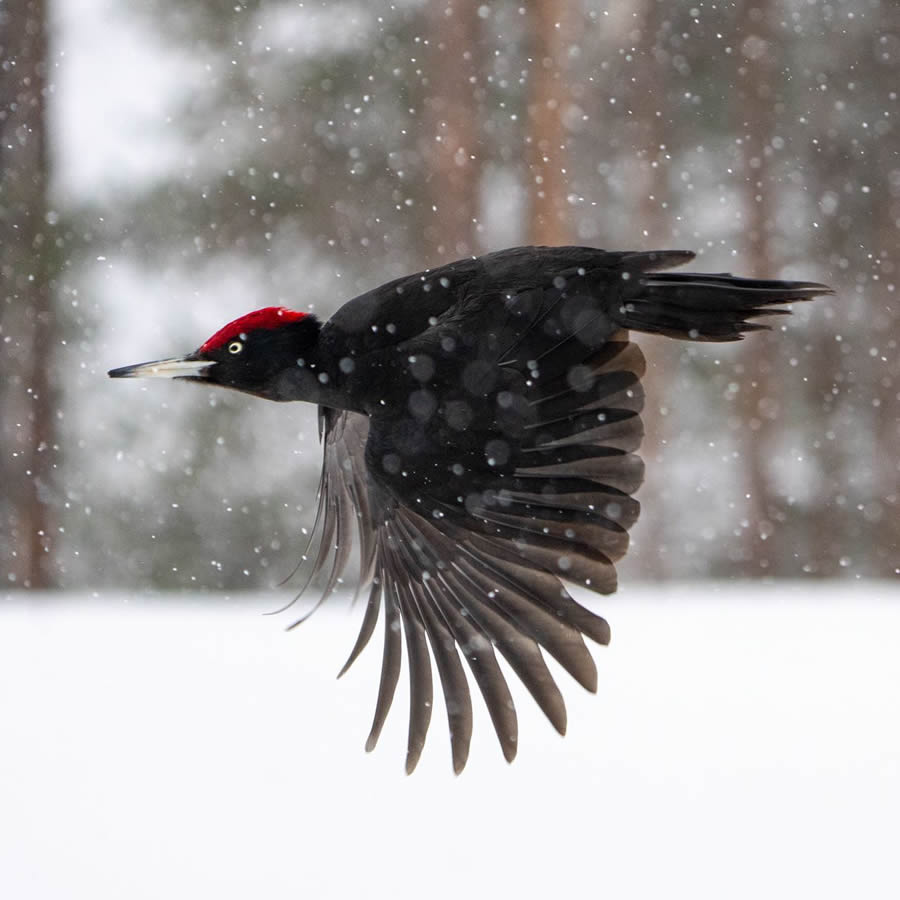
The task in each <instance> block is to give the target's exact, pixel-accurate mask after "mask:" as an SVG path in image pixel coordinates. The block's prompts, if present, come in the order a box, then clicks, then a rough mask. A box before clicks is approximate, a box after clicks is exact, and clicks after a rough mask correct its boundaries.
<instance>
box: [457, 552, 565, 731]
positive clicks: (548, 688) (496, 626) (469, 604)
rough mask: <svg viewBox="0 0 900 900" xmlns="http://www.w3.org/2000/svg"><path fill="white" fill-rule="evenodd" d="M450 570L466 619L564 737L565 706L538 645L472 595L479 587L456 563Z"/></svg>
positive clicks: (490, 606) (493, 609)
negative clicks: (497, 653) (486, 640)
mask: <svg viewBox="0 0 900 900" xmlns="http://www.w3.org/2000/svg"><path fill="white" fill-rule="evenodd" d="M450 569H451V571H450V573H448V576H447V577H448V580H450V581H456V587H457V592H458V594H457V596H462V597H463V598H464V599H463V600H461V602H462V603H464V605H465V607H464V608H465V610H466V612H467V614H468V617H469V618H470V619H471V620H472V621H473V622H474V623H475V624H476V625H477V626H478V628H479V629H480V630H481V631H482V632H483V633H484V634H486V635H487V636H488V637H489V638H490V640H491V641H492V642H493V643H494V644H496V646H497V649H498V650H499V651H500V652H501V653H502V654H503V656H504V657H505V659H506V661H507V662H508V663H509V664H510V666H511V667H512V669H513V671H514V672H515V673H516V675H518V677H519V679H520V680H521V682H522V683H523V684H524V685H525V687H526V688H527V689H528V692H529V693H530V694H531V696H532V697H533V698H534V700H535V702H536V703H537V704H538V706H539V707H540V708H541V710H542V711H543V713H544V715H546V716H547V718H548V719H549V720H550V722H551V724H552V725H553V727H554V728H555V729H556V730H557V731H558V732H559V733H560V734H565V733H566V705H565V702H564V701H563V697H562V694H561V693H560V690H559V688H558V687H557V686H556V682H554V680H553V676H552V675H551V674H550V670H549V669H548V668H547V664H546V663H545V662H544V658H543V656H541V651H540V649H539V647H538V645H537V643H536V642H535V641H534V640H533V639H532V638H531V637H529V636H528V635H527V634H523V633H522V632H521V631H519V629H518V628H516V626H515V625H513V624H512V623H511V622H510V621H509V620H508V619H507V618H505V617H504V616H503V615H501V614H500V613H498V612H497V611H496V609H495V608H492V606H493V605H488V603H486V602H482V600H481V599H480V598H478V597H477V596H476V595H475V590H480V587H479V585H477V584H473V583H471V582H470V583H469V584H468V585H466V584H465V581H467V580H468V578H467V575H466V573H464V572H463V571H462V570H460V569H458V568H457V567H456V565H455V564H454V565H453V566H451V567H450ZM473 588H474V589H475V590H473Z"/></svg>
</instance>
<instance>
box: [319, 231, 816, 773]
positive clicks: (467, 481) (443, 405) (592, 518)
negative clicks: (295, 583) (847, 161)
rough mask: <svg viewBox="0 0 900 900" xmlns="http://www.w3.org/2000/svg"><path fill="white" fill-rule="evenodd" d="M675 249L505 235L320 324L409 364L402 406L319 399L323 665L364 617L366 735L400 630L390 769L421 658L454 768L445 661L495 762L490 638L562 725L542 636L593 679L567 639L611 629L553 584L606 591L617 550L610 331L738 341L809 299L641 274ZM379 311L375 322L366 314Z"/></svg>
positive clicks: (618, 417) (626, 425)
mask: <svg viewBox="0 0 900 900" xmlns="http://www.w3.org/2000/svg"><path fill="white" fill-rule="evenodd" d="M690 258H692V254H690V253H685V252H680V251H673V252H663V253H619V254H612V253H604V252H603V251H597V250H586V249H584V248H519V249H517V250H513V251H504V252H503V253H500V254H493V255H491V256H487V257H482V258H480V259H474V260H463V261H461V262H459V263H454V264H451V265H450V266H446V267H443V268H442V269H438V270H435V271H433V272H428V273H422V274H420V275H416V276H410V277H409V278H406V279H400V280H398V281H397V282H393V283H391V284H390V285H386V286H385V287H383V288H381V289H379V290H378V291H376V292H372V293H371V294H368V295H363V297H361V298H357V300H354V301H351V302H350V303H348V304H347V305H346V306H345V307H343V308H342V309H341V310H340V311H339V312H338V313H337V314H336V315H335V316H334V317H333V318H332V319H331V320H330V321H329V322H328V323H326V325H325V326H324V327H323V330H322V335H321V340H322V342H323V344H324V345H325V346H328V344H329V342H331V343H332V344H333V345H334V346H335V347H338V346H344V347H345V346H347V345H348V343H349V344H351V345H352V346H353V347H354V348H355V352H356V353H358V354H360V355H364V354H373V353H376V354H377V353H379V352H383V351H384V350H385V348H389V349H391V351H392V352H395V355H396V359H398V360H401V361H408V363H409V365H408V366H407V367H406V368H403V367H402V366H401V367H400V368H398V370H397V376H396V377H397V378H398V379H400V380H401V381H402V379H403V378H404V377H407V378H409V397H410V403H409V409H408V410H400V411H398V410H397V409H395V408H394V409H385V410H383V411H380V410H379V409H378V408H377V407H376V408H374V409H373V410H372V411H371V413H370V414H369V415H365V414H363V413H361V412H347V411H343V412H341V411H337V410H333V409H329V408H324V407H323V408H321V410H320V413H321V420H320V421H321V426H322V432H323V435H324V444H325V460H324V467H323V473H322V480H321V485H320V491H319V504H320V505H319V514H318V517H317V523H316V528H315V529H314V536H315V537H316V538H317V539H318V550H317V552H316V553H315V554H314V555H313V557H312V559H313V562H312V566H311V570H312V571H311V574H315V573H317V572H320V571H325V572H327V573H328V574H327V578H326V593H328V592H330V591H331V589H332V588H333V587H334V585H335V584H336V583H337V579H338V578H339V577H340V575H341V574H342V572H343V570H344V568H345V566H346V563H347V561H348V559H349V546H350V543H351V539H350V535H351V530H353V522H354V520H355V525H356V527H355V532H356V539H357V542H358V548H359V555H360V589H361V590H367V591H368V600H367V603H366V609H365V613H364V615H363V621H362V626H361V628H360V632H359V636H358V638H357V641H356V644H355V645H354V647H353V649H352V651H351V654H350V657H349V659H348V660H347V663H346V664H345V666H344V668H343V669H342V670H341V674H343V672H344V671H346V670H347V668H348V667H349V666H350V665H351V664H352V663H353V661H354V660H355V659H356V658H357V656H358V655H359V653H360V652H361V651H362V649H363V648H364V647H365V646H366V644H367V643H368V641H369V639H370V638H371V636H372V634H373V633H374V631H375V628H376V625H377V620H378V617H379V615H380V614H381V610H382V609H383V610H384V618H385V622H384V649H383V664H382V674H381V680H380V684H379V689H378V698H377V701H376V710H375V716H374V720H373V723H372V728H371V731H370V734H369V738H368V741H367V744H366V747H367V749H372V748H373V747H374V745H375V743H376V741H377V740H378V736H379V734H380V732H381V729H382V726H383V725H384V722H385V719H386V717H387V714H388V711H389V709H390V706H391V703H392V700H393V696H394V692H395V688H396V685H397V683H398V680H399V676H400V669H401V657H402V654H403V651H402V646H403V641H404V639H405V643H406V651H407V654H406V655H407V659H408V661H409V669H410V673H409V674H410V707H411V708H410V723H409V738H408V751H407V763H406V764H407V770H408V771H412V770H413V768H414V767H415V765H416V763H417V762H418V759H419V756H420V754H421V751H422V747H423V745H424V741H425V735H426V732H427V730H428V727H429V723H430V717H431V705H432V674H431V657H432V656H433V658H434V661H435V663H436V665H437V669H438V674H439V677H440V682H441V686H442V689H443V693H444V698H445V705H446V708H447V715H448V722H449V728H450V736H451V748H452V755H453V766H454V770H455V771H457V772H459V771H461V770H462V768H463V766H464V765H465V763H466V759H467V756H468V748H469V741H470V738H471V732H472V703H471V697H470V693H469V686H468V682H467V679H466V676H465V673H464V669H463V661H465V663H466V664H467V665H468V667H469V669H470V671H471V673H472V676H473V678H474V680H475V683H476V684H477V685H478V688H479V690H480V692H481V694H482V696H483V698H484V701H485V704H486V706H487V709H488V712H489V714H490V716H491V719H492V721H493V724H494V728H495V730H496V733H497V737H498V740H499V742H500V745H501V748H502V750H503V753H504V755H505V756H506V758H507V759H509V760H511V759H512V758H513V757H514V756H515V754H516V748H517V739H518V735H517V722H516V712H515V708H514V705H513V702H512V698H511V695H510V692H509V687H508V685H507V682H506V678H505V676H504V674H503V671H502V670H501V668H500V666H499V665H498V662H497V658H496V652H499V653H500V654H501V655H502V656H503V657H504V658H505V659H506V661H507V662H508V663H509V665H510V668H511V669H512V670H513V671H514V672H515V674H516V675H517V676H518V678H519V679H520V680H521V681H522V682H523V684H524V685H525V687H526V688H527V689H528V691H529V692H530V693H531V695H532V696H533V697H534V699H535V701H536V702H537V704H538V705H539V706H540V708H541V709H542V710H543V711H544V713H545V714H546V715H547V717H548V719H549V720H550V721H551V723H552V724H553V726H554V727H555V728H556V729H557V730H558V731H560V732H561V733H562V732H565V728H566V709H565V704H564V701H563V698H562V694H561V693H560V691H559V689H558V687H557V685H556V684H555V682H554V680H553V677H552V675H551V673H550V671H549V669H548V668H547V665H546V663H545V661H544V658H543V651H546V652H547V653H549V654H550V655H551V656H552V657H553V658H554V659H556V660H557V661H558V662H559V663H560V664H561V666H562V667H563V668H564V669H566V671H568V672H569V674H571V675H572V677H573V678H575V680H576V681H578V682H579V683H580V684H581V685H582V686H584V687H585V688H587V689H588V690H591V691H593V690H596V682H597V672H596V668H595V666H594V662H593V660H592V658H591V655H590V652H589V651H588V649H587V647H586V645H585V643H584V640H583V636H587V637H589V638H591V639H592V640H593V641H595V642H597V643H600V644H606V643H608V641H609V626H608V625H607V623H606V621H605V620H604V619H602V618H601V617H600V616H597V615H595V614H594V613H592V612H590V611H589V610H587V609H585V608H584V607H583V606H581V605H580V604H578V603H577V602H576V601H575V600H574V599H573V598H572V597H571V596H570V594H569V593H568V591H567V590H566V587H565V584H566V583H569V584H575V585H582V586H584V587H587V588H589V589H591V590H593V591H595V592H598V593H602V594H606V593H610V592H612V591H614V590H615V589H616V572H615V562H616V560H618V559H619V558H621V556H622V555H623V554H624V553H625V551H626V550H627V547H628V529H629V528H630V527H631V526H632V525H633V524H634V522H635V521H636V520H637V517H638V512H639V505H638V502H637V501H636V500H635V499H634V497H633V496H632V495H633V494H634V492H635V491H636V490H637V488H638V487H639V486H640V484H641V480H642V477H643V465H642V463H641V460H640V459H639V458H638V457H637V456H636V454H635V452H636V451H637V449H638V447H639V445H640V441H641V438H642V435H643V429H642V425H641V420H640V415H639V414H640V411H641V408H642V404H643V391H642V388H641V385H640V379H641V376H642V375H643V373H644V358H643V355H642V354H641V352H640V349H639V348H638V347H637V345H635V344H634V343H632V342H631V341H630V340H629V335H628V329H636V330H641V331H647V332H656V333H661V334H666V335H670V336H674V337H679V338H683V339H690V340H709V341H731V340H738V339H740V338H741V336H742V334H743V333H745V332H747V331H751V330H755V329H758V328H762V327H764V326H762V325H759V324H756V323H754V322H750V321H748V320H749V319H751V318H754V317H756V316H760V315H764V314H765V315H771V314H773V313H779V312H784V310H781V309H773V308H772V307H773V305H776V306H777V305H778V304H785V303H789V302H792V301H796V300H805V299H810V298H812V297H814V296H816V295H819V294H822V293H828V292H829V291H828V289H827V288H825V287H824V286H822V285H818V284H813V283H806V282H777V281H752V280H747V279H739V278H734V277H732V276H730V275H699V274H697V275H694V274H671V273H657V272H656V271H655V270H656V269H660V268H665V267H666V266H671V265H677V264H680V263H682V262H685V261H687V260H688V259H690ZM394 322H396V323H397V324H396V326H395V327H393V329H392V330H390V329H386V328H384V327H379V326H378V323H381V326H383V325H384V324H385V323H387V324H391V325H393V324H394ZM392 358H393V357H392ZM426 363H427V364H426ZM409 373H412V375H410V374H409ZM401 632H402V636H401ZM429 648H430V653H429Z"/></svg>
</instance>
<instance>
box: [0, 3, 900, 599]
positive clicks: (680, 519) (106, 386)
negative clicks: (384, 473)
mask: <svg viewBox="0 0 900 900" xmlns="http://www.w3.org/2000/svg"><path fill="white" fill-rule="evenodd" d="M898 63H900V7H898V6H897V4H896V2H895V0H831V2H820V0H735V2H725V3H707V2H700V0H689V2H680V0H676V2H668V0H667V2H660V0H617V2H616V3H611V2H608V3H601V2H593V0H582V2H575V3H571V2H565V0H539V2H533V3H527V4H526V3H522V2H521V0H520V2H504V0H500V2H492V3H487V2H483V3H479V2H470V0H398V2H395V3H386V2H379V0H368V2H362V0H360V2H303V3H297V2H240V0H230V2H228V3H223V2H218V0H177V2H176V0H148V2H145V3H142V4H130V3H126V2H124V0H81V2H75V0H6V2H4V3H2V4H0V74H2V80H0V137H2V146H0V164H2V193H0V278H2V282H0V284H2V292H0V299H2V303H0V340H2V357H0V366H2V381H0V398H2V413H3V415H2V420H0V483H2V491H0V577H2V578H3V582H4V584H5V585H6V587H7V588H9V589H13V588H44V587H64V588H84V587H101V586H107V585H115V586H128V587H131V588H134V589H152V588H160V589H171V588H177V589H187V588H190V589H221V588H226V589H240V588H251V587H258V586H260V585H261V584H268V583H272V582H275V581H278V580H280V578H282V577H284V576H286V575H288V574H289V572H290V571H291V569H292V567H293V565H294V563H295V562H296V561H297V559H298V557H299V554H300V552H301V549H302V546H303V540H302V533H301V531H302V529H303V528H304V527H309V526H310V525H311V521H312V510H313V507H314V495H315V485H316V481H317V477H318V468H319V460H320V450H319V448H318V442H317V434H316V426H315V414H314V410H312V409H306V408H304V407H303V405H301V404H297V405H296V406H287V407H286V406H281V405H275V404H266V403H265V402H264V401H261V400H255V399H252V398H247V397H243V396H241V395H237V394H234V395H230V394H227V393H225V392H223V393H219V394H216V393H214V392H209V391H206V390H204V389H202V388H197V387H194V386H186V385H183V384H175V383H165V384H163V383H160V384H156V383H150V384H147V385H143V384H140V383H137V382H136V383H113V382H110V381H108V380H107V379H106V377H105V371H106V370H107V369H108V368H110V367H113V366H118V365H123V364H127V363H132V362H138V361H142V360H144V359H152V358H159V357H164V356H170V355H174V354H178V353H182V352H185V351H187V350H190V349H192V348H194V347H196V346H197V345H199V344H200V343H201V342H202V340H203V339H205V338H206V337H207V336H208V335H209V334H211V333H212V332H213V331H215V330H217V329H218V328H219V327H220V326H221V325H222V324H224V323H225V322H227V321H229V320H230V319H232V318H234V317H236V316H238V315H240V314H242V313H244V312H246V311H248V310H250V309H253V308H256V307H259V306H265V305H277V304H284V305H288V306H293V307H297V308H301V309H307V308H311V309H314V310H315V311H316V312H317V313H318V314H319V315H320V316H323V317H327V316H328V315H329V314H330V313H331V312H332V311H333V310H334V309H336V308H337V307H338V306H339V305H340V304H341V303H343V302H344V301H345V300H347V299H349V298H350V297H352V296H354V295H355V294H357V293H360V292H362V291H363V290H366V289H368V288H370V287H373V286H375V285H377V284H379V283H380V282H382V281H385V280H387V279H389V278H392V277H395V276H397V275H400V274H403V273H405V272H410V271H415V270H417V269H421V268H423V267H425V266H428V265H434V264H437V263H440V262H445V261H449V260H451V259H454V258H457V257H459V256H463V255H467V254H473V253H481V252H484V251H489V250H494V249H499V248H501V247H504V246H510V245H515V244H520V243H547V244H560V243H572V242H577V243H584V244H590V245H594V246H602V247H607V248H610V249H635V248H651V247H657V248H660V247H664V248H679V249H693V250H696V251H697V252H698V254H699V257H698V260H697V262H696V264H695V265H696V266H697V268H702V269H706V270H710V271H726V270H727V271H733V272H736V273H739V274H746V275H754V276H758V277H762V276H766V277H775V278H777V277H798V278H804V279H817V280H822V281H825V282H827V283H829V284H831V285H833V286H834V287H835V289H836V290H837V295H836V296H835V297H834V298H829V299H826V300H820V301H818V302H817V303H815V304H812V305H810V306H808V307H804V308H799V309H796V310H795V315H794V317H792V318H791V319H789V320H787V321H786V322H785V323H783V324H782V323H781V322H778V323H777V327H776V329H775V330H774V331H773V332H771V333H767V334H765V335H763V336H761V337H758V336H754V338H753V339H752V340H750V341H747V342H746V343H744V344H741V345H724V346H704V345H699V346H694V345H691V346H682V345H676V344H675V343H673V342H667V341H665V340H658V339H652V338H651V339H644V340H643V341H642V344H643V346H644V349H645V354H646V355H647V357H648V361H649V363H650V371H649V374H648V379H647V388H648V403H647V410H646V413H645V420H646V423H647V430H648V437H647V441H646V443H645V448H644V456H645V458H646V459H647V461H648V478H647V482H646V484H645V486H644V487H643V488H642V490H641V492H640V494H639V498H640V500H641V501H642V503H643V505H644V512H643V515H642V519H641V521H640V523H639V524H638V526H637V528H636V529H635V533H634V547H633V552H632V553H631V555H630V556H629V557H628V559H627V560H626V561H625V563H624V564H623V567H622V568H623V570H626V571H625V572H623V574H624V575H625V577H630V578H656V579H662V578H673V577H689V578H697V577H702V576H707V575H714V576H718V577H723V576H724V577H738V576H740V577H750V576H779V577H807V578H809V577H821V576H832V575H838V574H842V575H846V576H850V577H873V576H874V577H896V575H897V574H898V572H900V501H898V490H900V487H898V486H900V477H898V475H900V471H898V458H900V433H898V428H900V351H898V340H900V308H898V296H897V290H896V284H897V280H898V272H897V266H898V264H900V137H898V113H900V104H898V91H900V66H898Z"/></svg>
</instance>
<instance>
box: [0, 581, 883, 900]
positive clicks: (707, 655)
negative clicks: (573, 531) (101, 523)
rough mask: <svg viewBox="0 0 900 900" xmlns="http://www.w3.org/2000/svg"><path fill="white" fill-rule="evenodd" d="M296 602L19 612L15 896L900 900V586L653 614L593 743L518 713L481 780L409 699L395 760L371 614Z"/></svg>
mask: <svg viewBox="0 0 900 900" xmlns="http://www.w3.org/2000/svg"><path fill="white" fill-rule="evenodd" d="M279 597H280V595H279V594H277V593H270V594H265V595H253V596H250V597H241V598H237V599H232V600H229V601H224V600H223V599H222V598H221V597H219V596H216V595H202V596H196V597H191V598H178V599H168V598H163V599H160V598H158V597H157V598H141V597H123V596H115V595H112V594H104V595H101V596H99V597H95V598H86V597H77V596H73V597H63V598H55V597H42V596H33V597H30V598H25V597H22V596H9V597H7V598H5V599H4V600H0V896H2V897H4V898H15V900H31V898H90V900H101V898H116V900H123V898H126V900H138V898H205V897H210V898H216V900H223V898H242V900H243V898H248V897H259V898H266V900H279V898H301V897H304V898H320V897H354V898H357V897H366V896H367V897H390V898H392V900H395V898H406V897H409V898H413V897H415V898H423V897H424V898H428V900H432V898H444V897H448V898H449V897H453V898H466V900H468V898H477V897H485V896H512V897H542V898H544V897H548V896H550V897H558V896H563V897H607V898H644V897H646V898H655V900H656V898H671V897H690V898H745V897H746V898H754V900H756V898H761V897H764V898H767V900H769V898H797V897H816V898H828V897H834V898H847V897H865V898H867V900H872V898H882V897H883V898H896V897H898V896H900V865H898V848H900V771H898V770H900V652H898V647H900V602H898V600H900V590H898V585H897V584H895V583H892V584H887V583H869V584H865V583H860V582H853V581H846V582H839V583H830V584H824V583H820V582H815V583H805V584H804V585H802V586H800V585H794V584H784V583H770V584H753V585H746V586H724V585H721V584H710V583H706V584H697V585H695V586H678V587H673V586H667V585H654V586H644V587H641V588H633V587H632V588H627V589H626V590H623V591H622V592H621V593H620V594H619V595H617V596H616V597H613V598H609V599H606V600H602V601H600V602H597V603H594V608H596V609H598V610H600V611H602V612H603V613H604V614H605V615H606V616H607V618H608V619H609V620H610V622H611V624H612V629H613V643H612V645H611V646H610V647H609V648H605V649H604V648H596V653H595V657H596V659H597V663H598V667H599V670H600V690H599V694H598V695H597V696H591V695H589V694H587V693H585V692H584V691H582V690H581V688H579V687H578V686H577V685H576V684H575V683H574V682H572V681H571V679H569V678H568V676H566V675H565V674H564V673H560V677H559V679H560V683H561V685H562V687H563V690H564V692H565V694H566V697H567V700H568V701H569V734H568V736H567V737H566V738H565V739H561V738H559V737H558V736H557V735H556V734H555V732H553V730H552V729H551V728H550V726H549V724H547V723H546V722H545V721H543V719H542V716H541V714H540V713H539V712H538V711H537V710H536V708H535V706H534V704H533V703H532V702H531V700H530V698H528V697H527V695H526V694H525V693H524V690H522V689H518V690H516V687H517V686H514V695H515V696H516V698H517V705H518V708H519V712H520V735H519V742H520V751H519V757H518V759H517V760H516V762H515V763H514V764H513V765H512V766H509V765H507V764H506V763H505V762H504V761H503V759H502V756H501V755H500V751H499V748H498V746H497V745H496V741H495V739H494V736H493V733H492V730H491V726H490V722H489V720H488V718H487V715H486V713H485V712H484V709H483V707H482V705H481V703H480V700H477V701H476V723H475V736H474V740H473V743H472V752H471V755H470V761H469V765H468V767H467V769H466V770H465V772H464V773H463V774H462V775H461V776H459V777H454V776H453V774H452V772H451V768H450V754H449V746H448V741H447V735H446V724H445V720H444V710H443V705H442V702H441V700H440V698H439V699H438V700H437V701H436V703H435V710H434V717H433V720H432V729H431V733H430V734H429V740H428V744H427V746H426V748H425V753H424V755H423V757H422V761H421V763H420V765H419V768H418V770H417V771H416V773H415V774H414V775H413V776H411V777H407V776H406V775H404V774H403V761H404V748H405V733H406V720H405V715H406V691H405V677H406V675H405V671H404V675H403V677H402V679H401V690H400V691H399V692H398V696H397V698H396V701H395V709H394V710H393V712H392V715H391V717H390V719H389V721H388V726H387V728H386V730H385V734H384V735H383V737H382V741H381V744H380V745H379V746H378V748H377V749H376V750H375V752H374V753H373V754H371V755H366V754H365V753H364V752H363V743H364V740H365V736H366V733H367V729H368V725H369V721H370V716H371V712H372V706H373V703H374V699H375V691H376V686H377V670H378V667H379V665H380V657H381V648H380V640H379V638H378V637H376V638H373V644H372V646H371V647H370V648H369V650H368V651H367V652H366V653H365V654H364V656H363V658H362V659H361V660H360V661H359V662H358V663H357V666H355V667H354V669H352V670H351V671H350V673H349V674H348V675H347V676H346V677H345V678H344V679H343V680H342V681H336V680H335V679H334V675H335V673H336V672H337V670H338V669H339V667H340V665H341V664H342V663H343V661H344V658H345V655H346V653H347V652H348V651H349V649H350V646H351V645H352V642H353V640H354V638H355V636H356V627H357V624H358V621H359V616H360V615H361V610H360V609H357V610H355V611H353V612H350V611H349V610H348V608H347V606H345V605H338V604H332V605H331V606H326V607H325V608H323V609H322V610H320V611H319V612H318V613H317V614H316V615H315V616H313V617H312V618H311V619H310V620H309V621H308V622H307V623H305V624H304V625H303V626H301V627H300V628H299V629H297V630H295V631H294V632H292V633H290V634H285V633H284V631H283V629H282V626H283V625H284V624H287V622H288V621H290V620H289V619H287V616H286V615H285V616H281V617H271V618H267V617H263V616H261V615H259V613H260V612H262V611H264V610H266V609H271V608H274V607H275V606H276V605H277V600H278V599H279ZM592 603H593V601H592Z"/></svg>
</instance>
